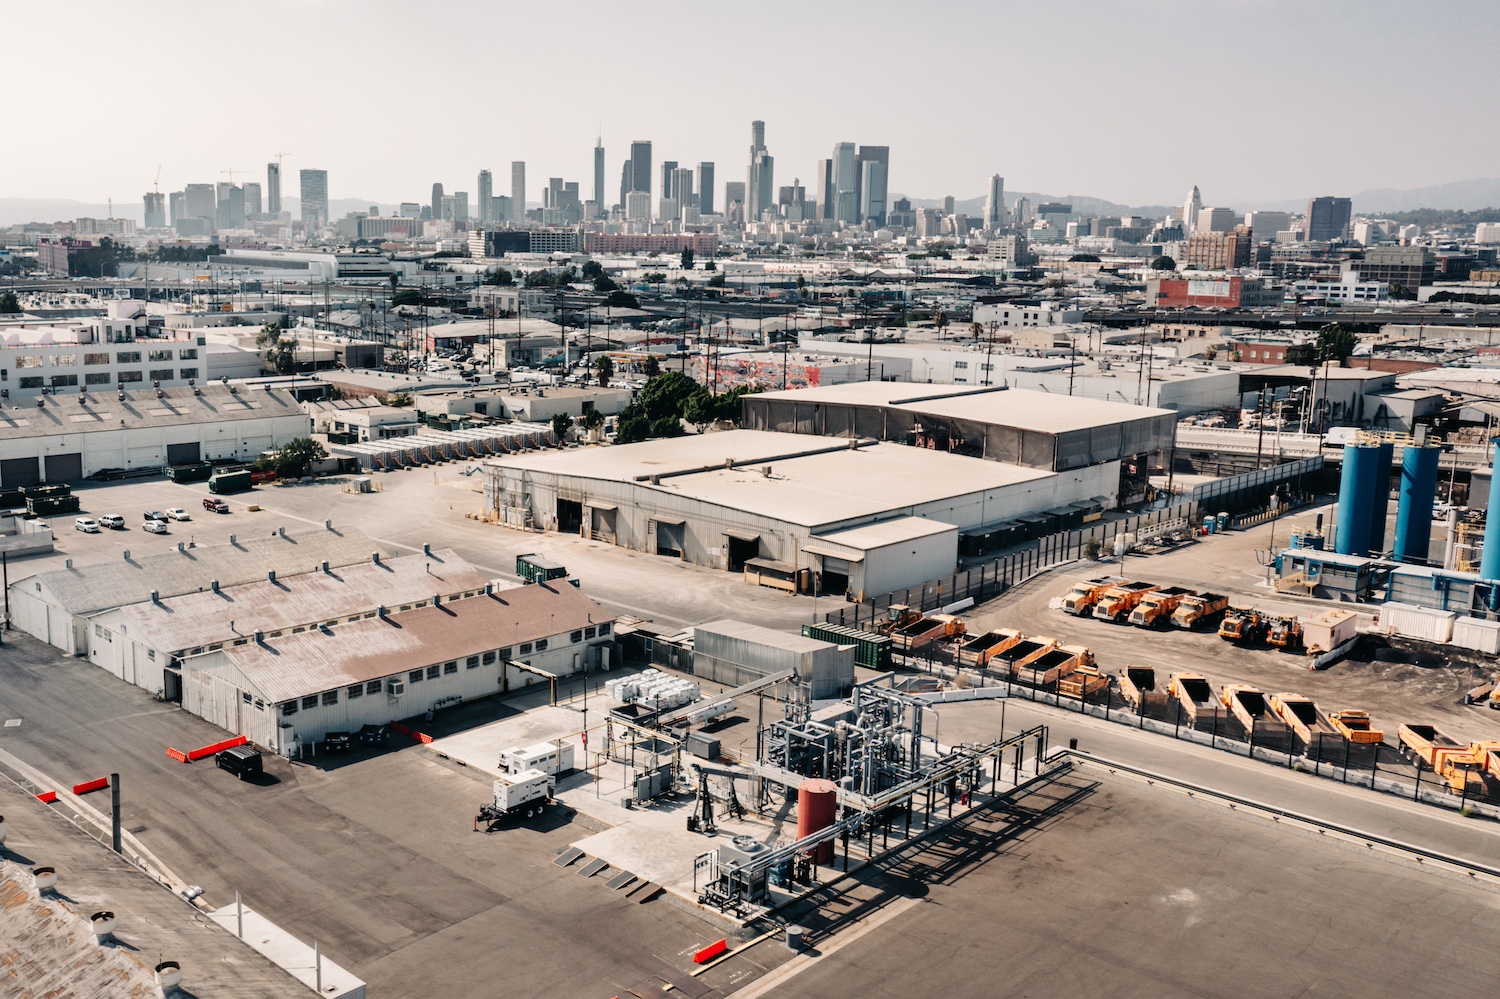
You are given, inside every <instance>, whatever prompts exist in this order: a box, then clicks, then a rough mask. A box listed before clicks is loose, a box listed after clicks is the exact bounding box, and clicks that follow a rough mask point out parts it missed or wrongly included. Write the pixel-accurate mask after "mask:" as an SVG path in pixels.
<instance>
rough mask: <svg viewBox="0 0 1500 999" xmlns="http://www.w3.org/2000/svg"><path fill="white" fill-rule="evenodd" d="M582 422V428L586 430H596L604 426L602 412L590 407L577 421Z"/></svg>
mask: <svg viewBox="0 0 1500 999" xmlns="http://www.w3.org/2000/svg"><path fill="white" fill-rule="evenodd" d="M578 422H579V423H582V424H583V429H585V430H588V431H594V430H598V429H599V428H600V427H602V426H604V413H602V412H601V411H599V410H597V409H591V410H589V411H588V412H587V413H584V414H583V419H582V420H579V421H578Z"/></svg>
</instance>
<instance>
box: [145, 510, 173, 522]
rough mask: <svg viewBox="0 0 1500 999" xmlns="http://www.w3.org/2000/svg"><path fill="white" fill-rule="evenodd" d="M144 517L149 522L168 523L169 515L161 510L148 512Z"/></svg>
mask: <svg viewBox="0 0 1500 999" xmlns="http://www.w3.org/2000/svg"><path fill="white" fill-rule="evenodd" d="M142 516H144V517H145V518H146V519H147V520H159V521H161V522H162V523H166V521H167V515H166V514H164V513H162V512H161V511H160V510H147V511H146V512H145V513H144V514H143V515H142Z"/></svg>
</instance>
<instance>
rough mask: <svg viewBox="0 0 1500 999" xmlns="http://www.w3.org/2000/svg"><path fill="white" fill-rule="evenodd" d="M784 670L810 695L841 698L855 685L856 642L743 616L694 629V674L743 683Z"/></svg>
mask: <svg viewBox="0 0 1500 999" xmlns="http://www.w3.org/2000/svg"><path fill="white" fill-rule="evenodd" d="M783 670H791V671H792V675H793V676H795V677H796V679H797V680H798V681H799V682H800V683H803V684H806V685H807V688H808V692H809V694H810V696H812V697H813V698H815V699H818V700H822V699H825V698H830V697H842V696H843V695H845V694H847V693H848V692H849V688H850V687H851V686H853V684H854V646H853V645H842V646H840V645H835V644H833V643H832V642H824V641H820V640H819V639H816V638H805V637H803V636H802V635H790V634H787V633H785V632H780V631H775V630H773V629H771V628H762V627H761V626H760V625H758V624H746V623H745V622H743V621H730V620H721V621H710V622H709V623H707V624H700V625H698V626H697V627H695V628H693V674H694V675H695V676H702V677H707V678H709V679H712V680H717V681H719V682H720V683H728V684H733V685H734V686H739V685H740V684H743V683H749V682H753V681H754V680H756V679H759V678H760V677H765V676H770V675H771V674H773V673H779V672H781V671H783Z"/></svg>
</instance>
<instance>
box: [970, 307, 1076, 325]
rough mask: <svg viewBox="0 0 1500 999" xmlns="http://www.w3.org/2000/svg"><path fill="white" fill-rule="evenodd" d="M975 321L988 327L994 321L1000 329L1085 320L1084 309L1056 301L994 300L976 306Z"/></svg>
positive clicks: (1068, 323) (1069, 323)
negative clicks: (1023, 302) (1019, 301)
mask: <svg viewBox="0 0 1500 999" xmlns="http://www.w3.org/2000/svg"><path fill="white" fill-rule="evenodd" d="M974 322H976V323H978V324H979V325H981V326H983V327H985V328H986V329H988V328H989V326H990V325H991V324H992V323H993V324H994V325H995V326H996V327H997V328H999V329H1018V328H1023V327H1028V326H1068V325H1071V324H1073V323H1081V322H1083V310H1082V309H1069V308H1066V307H1064V306H1062V305H1059V304H1057V303H1056V302H1034V303H1030V304H1021V303H1016V302H994V303H992V304H988V305H975V306H974Z"/></svg>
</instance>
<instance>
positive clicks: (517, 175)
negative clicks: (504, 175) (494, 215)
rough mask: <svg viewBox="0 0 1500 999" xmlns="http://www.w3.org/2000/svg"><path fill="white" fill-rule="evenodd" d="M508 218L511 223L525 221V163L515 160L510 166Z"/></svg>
mask: <svg viewBox="0 0 1500 999" xmlns="http://www.w3.org/2000/svg"><path fill="white" fill-rule="evenodd" d="M510 218H511V221H512V222H525V221H526V163H525V161H524V160H515V161H514V162H512V163H511V165H510Z"/></svg>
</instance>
